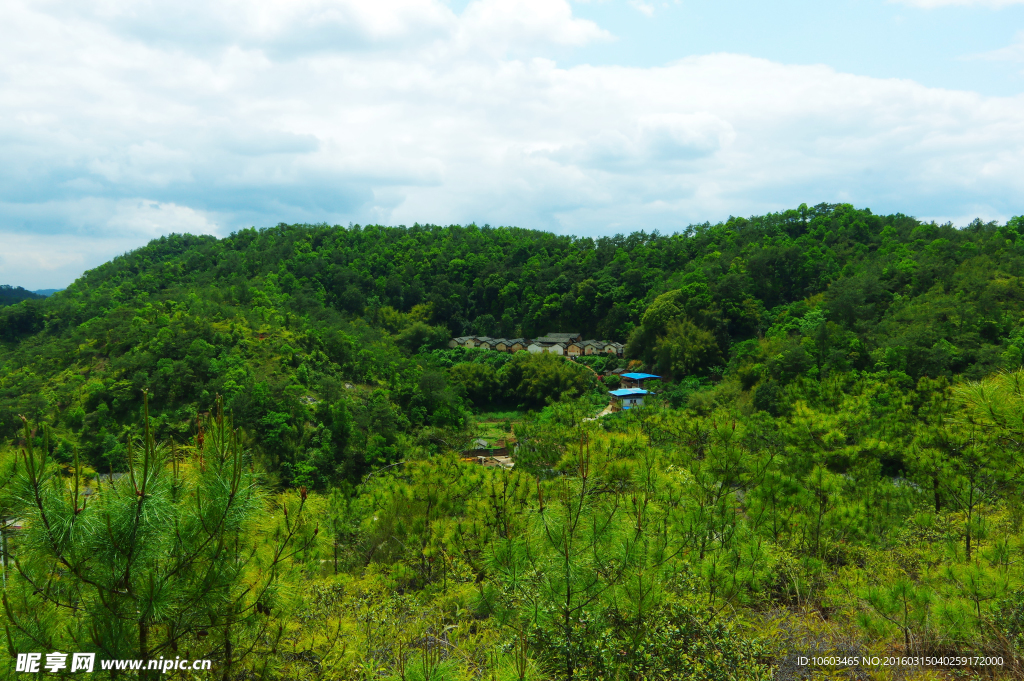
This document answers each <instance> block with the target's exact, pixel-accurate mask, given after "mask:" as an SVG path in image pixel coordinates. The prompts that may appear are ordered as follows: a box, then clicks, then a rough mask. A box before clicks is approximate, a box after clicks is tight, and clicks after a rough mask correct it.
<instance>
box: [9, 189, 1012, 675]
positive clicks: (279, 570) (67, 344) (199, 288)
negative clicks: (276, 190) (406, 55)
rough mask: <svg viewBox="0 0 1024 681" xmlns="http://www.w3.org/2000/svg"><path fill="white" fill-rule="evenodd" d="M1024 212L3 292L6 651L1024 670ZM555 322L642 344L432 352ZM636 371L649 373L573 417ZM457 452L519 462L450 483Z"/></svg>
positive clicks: (539, 237)
mask: <svg viewBox="0 0 1024 681" xmlns="http://www.w3.org/2000/svg"><path fill="white" fill-rule="evenodd" d="M1021 220H1022V218H1014V219H1012V220H1010V221H1009V222H1008V223H1007V224H1006V225H1002V226H1000V225H996V224H994V223H991V224H985V223H981V222H977V221H976V222H975V223H972V224H971V225H970V226H968V227H967V228H964V229H961V230H957V229H955V228H953V227H952V226H951V225H936V224H924V223H921V222H919V221H917V220H915V219H913V218H909V217H907V216H903V215H899V214H897V215H891V216H876V215H873V214H872V213H871V212H870V211H867V210H858V209H854V208H853V207H852V206H848V205H824V204H823V205H820V206H816V207H813V208H808V207H806V206H801V207H800V208H799V209H798V210H793V211H785V212H782V213H777V214H771V215H766V216H759V217H752V218H749V219H744V218H730V219H729V220H728V221H727V222H724V223H721V224H718V225H710V224H705V225H696V226H692V227H690V228H689V229H687V230H686V231H685V232H684V233H681V234H673V235H670V236H665V235H660V234H658V233H652V234H633V235H629V236H625V237H622V236H617V237H610V238H602V239H597V240H590V239H577V238H573V237H565V236H555V235H552V234H546V233H542V232H535V231H529V230H520V229H512V228H497V229H492V228H490V227H483V228H480V227H476V226H473V225H470V226H467V227H457V226H453V227H444V228H442V227H435V226H420V225H414V226H413V227H410V228H406V227H399V228H384V227H377V226H368V227H358V226H357V227H351V228H347V229H346V228H341V227H329V226H326V225H314V226H309V225H305V226H288V225H280V226H278V227H275V228H272V229H266V230H259V231H257V230H243V231H241V232H238V233H236V234H233V235H231V236H230V237H228V238H226V239H221V240H218V239H214V238H212V237H192V236H171V237H166V238H163V239H160V240H157V241H154V242H152V243H151V244H150V245H149V246H147V247H146V248H143V249H139V250H138V251H135V252H133V253H129V254H127V255H125V256H123V257H120V258H117V259H115V260H114V261H112V262H111V263H107V264H106V265H103V266H101V267H100V268H97V269H96V270H93V271H91V272H89V273H87V274H86V275H85V276H84V277H83V278H82V279H80V280H79V281H78V282H76V283H75V284H74V285H73V286H71V287H70V288H69V289H68V290H66V291H64V292H61V293H59V294H57V295H55V296H53V297H51V298H47V299H46V300H26V301H22V302H18V303H16V304H12V305H7V306H3V307H0V342H2V343H3V345H2V347H0V436H2V437H3V438H4V439H5V440H6V441H8V442H11V444H14V445H16V447H17V449H18V451H19V452H20V451H21V449H24V451H25V452H26V454H24V455H22V454H18V455H15V454H14V453H13V452H11V453H9V454H7V455H4V456H0V483H2V485H3V487H2V492H0V516H2V517H5V518H8V519H15V518H17V519H19V520H24V521H26V522H25V524H24V529H23V530H20V531H19V532H17V533H14V532H9V531H6V530H5V531H4V533H3V536H2V537H0V539H3V540H5V541H6V542H7V543H8V544H9V547H8V548H9V549H10V554H9V555H13V556H15V557H17V558H18V563H17V564H13V565H12V564H11V563H10V562H8V564H7V565H6V568H5V573H4V574H5V577H6V578H7V579H8V587H7V593H6V597H5V612H4V624H5V625H6V627H7V629H6V636H7V639H8V643H9V648H14V649H17V650H28V649H30V648H29V647H30V646H32V645H39V644H38V642H39V641H43V642H45V643H46V645H47V646H50V645H51V644H52V648H53V649H61V647H63V648H68V649H70V646H71V644H70V643H69V641H91V642H92V643H89V644H88V645H90V646H92V647H91V648H86V649H89V650H92V649H94V648H95V649H96V650H101V649H102V650H103V651H104V652H105V654H109V655H111V656H114V653H115V652H116V653H117V656H120V657H138V655H139V652H138V651H139V650H142V651H143V654H146V655H152V654H169V653H168V652H167V651H175V654H178V653H177V650H184V649H188V650H189V651H193V652H195V653H196V654H198V653H201V654H203V655H207V656H210V657H212V658H214V659H215V660H218V661H220V663H221V665H222V666H221V667H220V669H221V671H223V672H224V673H223V674H222V677H223V678H225V679H228V678H239V679H241V678H246V679H250V678H266V679H286V678H287V679H306V678H309V679H315V678H400V679H413V678H422V679H427V678H430V679H441V678H453V679H455V678H458V679H470V678H472V679H480V678H492V679H495V678H496V679H517V680H518V681H525V680H526V679H550V678H566V679H568V678H574V679H599V678H600V679H622V680H623V681H625V680H626V679H637V678H645V679H681V678H699V679H727V678H768V677H769V675H770V674H772V673H776V676H777V677H784V676H785V674H786V673H789V672H790V671H792V670H791V669H790V670H788V671H787V669H786V667H785V665H786V664H788V663H787V662H786V661H787V660H790V659H791V657H792V655H793V654H795V653H796V652H798V651H804V652H806V651H808V650H813V651H815V654H822V653H826V652H828V651H846V652H847V653H848V654H860V655H864V654H867V653H868V652H871V653H872V654H877V653H883V654H897V655H899V654H915V655H916V654H922V655H924V654H938V655H947V654H952V653H956V654H966V653H985V654H989V653H993V654H1003V655H1007V656H1010V655H1012V654H1017V655H1019V654H1020V645H1021V644H1020V636H1021V634H1020V626H1019V625H1020V619H1021V618H1020V612H1019V611H1020V610H1021V608H1020V607H1019V606H1020V603H1019V601H1020V593H1021V588H1022V584H1024V578H1022V576H1021V571H1020V569H1019V564H1018V563H1019V556H1020V555H1021V554H1022V547H1024V534H1022V531H1024V491H1022V490H1024V479H1022V475H1024V469H1022V467H1021V465H1020V461H1021V457H1022V455H1024V451H1022V449H1021V448H1022V444H1021V443H1022V442H1024V425H1022V424H1024V371H1022V369H1021V367H1022V362H1024V355H1022V353H1024V340H1022V339H1024V322H1022V320H1024V286H1022V284H1021V277H1022V276H1024V257H1022V254H1024V251H1021V250H1020V245H1019V244H1020V236H1021V234H1020V233H1021V229H1022V227H1024V223H1022V222H1021ZM566 329H572V330H578V331H580V332H582V333H583V334H584V335H585V336H586V337H592V338H593V337H596V338H608V339H615V340H620V341H621V340H624V339H626V338H628V339H629V340H628V344H627V358H625V359H621V360H620V359H618V358H612V357H607V356H588V357H581V358H577V359H576V360H569V359H567V358H560V357H557V356H554V355H549V354H539V355H534V354H530V353H526V352H521V353H517V354H515V355H510V354H506V353H498V352H493V351H487V350H480V349H466V348H448V347H447V341H448V339H449V337H450V336H449V334H451V335H461V334H467V333H472V334H478V335H492V336H498V335H501V336H506V337H509V336H536V335H538V334H540V333H543V332H547V331H555V330H566ZM627 366H628V368H629V369H631V370H634V371H652V372H655V373H659V374H661V375H662V376H663V377H664V378H663V380H661V381H657V382H651V383H650V384H648V386H647V387H648V388H649V389H650V390H652V391H653V393H654V394H653V395H652V396H650V397H649V398H648V400H647V404H646V405H645V406H644V407H642V408H638V409H633V410H630V411H628V412H622V413H612V414H604V415H603V416H601V417H600V418H596V417H597V414H598V412H599V411H600V410H601V408H602V407H603V406H604V404H606V399H607V397H606V394H605V392H606V390H607V389H608V388H612V387H615V386H617V385H619V384H620V383H621V379H619V378H618V375H616V374H612V375H605V376H601V375H600V374H607V372H610V371H611V370H612V369H625V368H627ZM146 390H148V391H149V392H150V393H151V394H153V395H155V397H154V398H153V405H152V413H150V414H148V420H146V421H145V423H146V424H147V431H146V434H145V435H143V436H142V437H141V438H140V437H139V436H138V435H137V434H136V433H135V430H133V426H134V424H136V423H138V421H139V419H140V416H142V414H143V412H144V410H145V407H146V406H147V405H145V404H144V398H143V395H144V394H145V393H144V391H146ZM218 396H219V397H218ZM221 403H223V404H224V405H226V409H227V410H228V411H229V412H230V413H232V414H233V416H234V419H235V423H236V424H237V425H238V426H240V430H238V431H233V430H231V429H230V428H229V427H228V426H227V425H225V424H226V420H225V419H224V418H223V417H222V416H221V414H220V412H219V411H218V409H217V405H219V404H221ZM483 410H501V411H502V413H501V414H500V415H495V414H493V413H492V414H490V415H488V416H487V418H490V419H491V420H492V421H494V423H490V424H489V425H487V427H486V432H484V428H483V426H481V425H479V424H477V423H476V419H477V418H483V417H482V416H481V417H474V416H473V414H474V413H479V412H481V411H483ZM510 410H515V411H510ZM211 411H213V412H214V413H215V416H214V417H212V418H211V417H210V415H209V414H210V412H211ZM19 414H25V415H27V416H28V417H30V418H31V419H32V420H33V421H36V422H38V423H40V424H41V425H40V427H39V429H38V430H37V431H36V432H33V431H31V430H26V429H25V427H24V424H23V422H22V421H21V419H19V418H18V416H17V415H19ZM499 421H500V423H499ZM481 436H486V437H488V438H490V440H489V441H493V440H495V439H498V438H499V437H500V438H505V439H506V440H507V442H508V445H509V446H510V447H511V448H512V449H511V451H512V454H513V456H514V460H515V467H514V468H513V469H512V470H505V469H498V468H493V469H492V468H487V467H484V466H479V465H476V464H475V463H465V462H462V461H460V459H459V456H460V454H461V453H462V452H464V451H465V450H466V449H468V447H469V446H470V444H469V443H470V441H471V440H472V439H473V438H475V437H481ZM156 442H166V443H168V444H167V445H166V446H157V445H155V444H154V443H156ZM218 443H219V444H218ZM112 471H113V472H127V473H129V475H128V476H127V477H123V478H120V479H119V480H115V481H113V482H107V481H105V482H102V483H97V486H96V488H94V487H93V483H94V481H95V480H96V477H95V476H96V474H97V473H100V474H109V473H110V472H112ZM106 480H108V481H109V478H106ZM86 488H88V489H90V491H91V492H95V493H94V494H93V493H91V494H90V495H88V499H89V501H88V502H85V501H84V500H85V499H86V498H87V497H86V496H85V492H84V491H85V489H86ZM96 490H98V491H96ZM281 490H284V491H281ZM288 490H291V491H288ZM296 490H298V491H296ZM275 492H281V493H280V494H279V495H278V496H274V493H275ZM140 493H141V494H140ZM139 509H142V511H139ZM300 510H301V514H299V512H300ZM286 511H287V513H286ZM4 527H6V525H5V526H4ZM281 547H284V548H281ZM5 554H6V552H5ZM199 595H201V596H202V597H203V598H204V599H205V600H204V601H203V603H202V604H200V605H199V606H196V605H195V602H196V599H197V598H198V597H199ZM815 623H817V624H815ZM826 623H827V624H826ZM819 625H820V626H819ZM826 629H827V631H826ZM95 632H98V633H95ZM201 632H206V633H205V635H201ZM94 633H95V635H94ZM101 643H102V645H101ZM229 643H230V645H229ZM76 645H77V644H76ZM27 646H28V647H27ZM103 646H106V647H103ZM174 646H179V648H178V649H175V648H174ZM77 649H83V648H81V647H78V648H77ZM850 651H853V652H852V653H851V652H850ZM1014 651H1016V652H1015V653H1014ZM193 652H190V653H189V654H190V655H193ZM193 656H197V655H193ZM229 659H230V660H231V662H230V664H228V660H229ZM224 665H226V666H227V669H226V670H225V669H224Z"/></svg>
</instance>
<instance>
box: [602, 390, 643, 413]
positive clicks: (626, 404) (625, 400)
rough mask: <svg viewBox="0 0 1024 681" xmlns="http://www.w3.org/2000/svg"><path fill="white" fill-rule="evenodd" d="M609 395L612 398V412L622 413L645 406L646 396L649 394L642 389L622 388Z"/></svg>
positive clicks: (611, 391)
mask: <svg viewBox="0 0 1024 681" xmlns="http://www.w3.org/2000/svg"><path fill="white" fill-rule="evenodd" d="M608 394H609V395H611V396H612V411H620V410H622V409H632V408H633V407H642V406H644V396H645V395H647V394H648V393H647V391H646V390H642V389H640V388H620V389H619V390H610V391H609V392H608Z"/></svg>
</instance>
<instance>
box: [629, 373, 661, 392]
mask: <svg viewBox="0 0 1024 681" xmlns="http://www.w3.org/2000/svg"><path fill="white" fill-rule="evenodd" d="M658 378H661V376H655V375H654V374H640V373H635V372H629V373H625V374H622V387H623V388H638V389H640V388H643V387H644V383H645V382H647V381H650V380H652V379H658Z"/></svg>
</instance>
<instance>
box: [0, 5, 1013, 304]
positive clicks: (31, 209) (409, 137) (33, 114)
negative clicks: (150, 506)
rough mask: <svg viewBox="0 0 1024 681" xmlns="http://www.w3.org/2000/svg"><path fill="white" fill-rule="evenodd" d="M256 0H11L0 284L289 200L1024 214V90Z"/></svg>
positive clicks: (370, 8) (559, 212)
mask: <svg viewBox="0 0 1024 681" xmlns="http://www.w3.org/2000/svg"><path fill="white" fill-rule="evenodd" d="M239 2H240V0H215V1H209V0H208V1H207V2H203V3H199V2H192V1H191V0H183V2H180V3H176V4H171V3H156V2H155V1H147V2H138V1H134V0H133V1H132V2H129V1H128V0H106V2H104V3H77V2H70V0H65V1H58V0H48V1H47V2H45V3H44V4H39V3H35V2H28V1H27V0H25V1H22V2H17V1H16V0H11V1H10V2H8V4H7V5H6V6H5V14H6V17H5V21H4V22H2V23H0V80H2V81H3V82H4V87H3V88H0V112H2V113H3V115H0V156H2V157H3V158H4V159H5V162H4V164H0V232H4V233H6V234H8V235H10V234H16V235H21V236H20V237H19V239H20V240H18V239H15V240H10V241H5V242H4V249H3V250H4V254H3V258H4V259H3V261H2V262H0V283H12V284H22V282H23V281H28V280H29V278H31V277H35V276H36V275H34V274H32V272H33V271H35V272H37V273H45V272H46V271H47V270H46V268H45V267H44V266H42V265H39V267H37V268H36V269H35V270H33V269H32V267H36V266H35V265H33V266H32V267H28V266H23V264H24V263H38V262H40V260H39V259H40V258H43V260H45V259H46V257H47V256H46V254H47V253H50V254H51V255H50V256H49V257H50V258H51V260H50V261H49V262H50V263H51V264H53V266H54V267H56V268H57V269H51V270H49V272H50V275H52V276H53V277H57V276H58V275H59V276H62V277H68V274H67V273H69V272H71V271H72V269H73V268H74V267H75V266H80V267H84V266H87V265H89V266H91V265H95V264H97V262H98V261H92V260H89V258H90V257H93V256H91V255H87V254H90V253H92V254H100V253H107V254H108V255H113V254H115V253H116V252H120V250H109V249H122V250H123V249H124V248H127V247H128V246H127V245H128V244H130V245H141V244H142V243H144V242H145V241H146V240H147V239H149V238H151V237H152V236H155V235H157V234H161V233H165V232H168V231H184V230H188V231H198V232H206V233H214V234H224V233H227V232H230V231H232V230H234V229H236V228H238V227H243V226H248V225H256V226H265V225H273V224H276V223H277V222H279V221H288V222H299V221H311V222H319V221H324V220H326V221H328V222H336V223H342V224H345V223H348V222H349V221H354V222H364V223H365V222H370V221H373V222H382V223H390V224H399V223H406V224H411V223H412V222H416V221H418V222H437V223H449V222H469V221H477V222H478V223H484V222H488V223H491V224H518V225H521V226H524V227H538V228H545V229H552V230H556V231H563V232H565V231H571V232H575V233H586V234H597V233H608V232H615V231H628V230H632V229H641V228H643V229H648V230H650V229H655V228H657V229H661V230H662V231H672V230H673V229H680V228H682V227H685V226H686V224H688V223H689V222H691V221H694V222H702V221H704V220H707V219H711V220H715V219H718V218H722V217H725V216H727V215H729V214H752V213H759V212H764V211H767V210H774V209H779V208H785V207H791V206H793V205H797V204H799V203H801V202H804V201H806V202H809V203H813V202H818V201H839V200H848V201H852V202H855V203H857V204H858V205H866V206H869V207H871V208H873V209H876V210H901V211H903V212H908V213H912V212H915V211H917V212H920V213H923V214H928V215H939V214H942V215H965V214H968V213H973V212H975V211H977V214H979V215H980V216H981V217H983V218H988V217H994V216H1004V215H1009V214H1019V213H1021V212H1024V211H1022V209H1021V208H1020V206H1019V205H1014V202H1015V201H1017V197H1019V196H1020V195H1021V191H1022V190H1024V118H1022V116H1021V114H1020V111H1021V110H1022V104H1024V97H1015V98H996V97H983V96H980V95H977V94H974V93H969V92H957V91H949V90H940V89H934V88H926V87H924V86H921V85H919V84H917V83H914V82H911V81H905V80H882V79H875V78H868V77H860V76H853V75H848V74H843V73H837V72H835V71H834V70H832V69H829V68H827V67H823V66H789V65H784V64H778V63H773V62H770V61H766V60H762V59H754V58H751V57H747V56H742V55H730V54H714V55H706V56H703V57H694V58H689V59H685V60H682V61H679V62H676V63H673V64H669V65H666V66H662V67H659V68H625V67H615V66H601V67H595V66H578V67H574V68H561V67H559V66H558V64H557V62H556V61H555V60H554V59H553V57H555V56H557V55H558V54H559V51H560V50H565V49H568V48H571V47H573V46H578V45H583V44H591V43H600V42H601V41H606V40H609V39H612V36H610V34H608V33H607V32H605V31H604V30H603V29H601V28H600V27H598V26H596V25H595V24H593V23H592V22H588V21H583V20H580V19H578V18H577V17H574V16H573V14H572V11H571V7H570V5H569V4H568V3H567V2H565V1H564V0H474V2H471V3H470V5H469V6H468V7H467V9H466V10H465V11H463V12H462V13H461V14H455V13H453V12H452V11H451V10H450V9H449V8H448V7H447V5H446V4H444V3H443V2H441V1H440V0H392V1H391V2H390V3H365V2H357V1H356V0H332V1H329V0H295V1H294V2H271V0H259V1H258V2H256V3H255V4H252V3H250V4H251V7H252V9H251V11H250V10H247V9H245V8H244V7H243V6H242V5H240V4H238V3H239ZM250 4H247V5H245V7H249V6H250ZM54 234H70V235H72V236H71V237H69V238H67V239H65V238H64V237H61V238H60V239H54V238H53V236H52V235H54ZM90 235H94V237H95V239H96V240H95V241H94V242H90V241H89V239H90V238H92V237H91V236H90ZM48 242H52V246H51V247H49V248H47V247H46V246H45V244H46V243H48ZM86 242H88V243H94V244H96V245H95V246H85V245H84V244H86ZM104 244H105V245H104ZM104 248H106V249H108V250H107V251H104V250H103V249H104ZM18 249H22V250H21V251H19V250H18ZM76 252H78V253H80V254H85V255H81V257H79V259H77V260H76V259H75V258H76V257H78V256H74V254H75V253H76ZM19 253H23V254H24V257H22V255H19ZM73 256H74V257H73ZM96 257H99V255H96ZM69 258H70V260H69ZM69 263H70V264H69ZM75 263H77V265H76V264H75ZM83 263H85V264H83ZM58 265H59V267H58ZM39 268H42V269H39ZM50 275H47V276H50ZM39 276H43V274H39ZM69 280H70V279H69V278H64V279H60V280H56V279H50V280H47V281H39V280H38V278H37V279H36V281H37V283H36V284H33V287H50V286H60V285H65V284H67V283H68V281H69ZM23 285H24V284H23Z"/></svg>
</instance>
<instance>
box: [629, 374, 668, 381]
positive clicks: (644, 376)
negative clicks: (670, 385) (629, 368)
mask: <svg viewBox="0 0 1024 681" xmlns="http://www.w3.org/2000/svg"><path fill="white" fill-rule="evenodd" d="M622 377H623V378H632V379H633V380H634V381H642V380H644V379H647V378H661V376H655V375H654V374H622Z"/></svg>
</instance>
